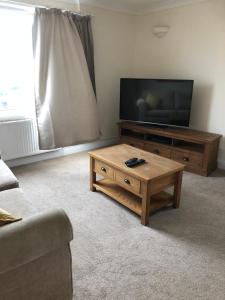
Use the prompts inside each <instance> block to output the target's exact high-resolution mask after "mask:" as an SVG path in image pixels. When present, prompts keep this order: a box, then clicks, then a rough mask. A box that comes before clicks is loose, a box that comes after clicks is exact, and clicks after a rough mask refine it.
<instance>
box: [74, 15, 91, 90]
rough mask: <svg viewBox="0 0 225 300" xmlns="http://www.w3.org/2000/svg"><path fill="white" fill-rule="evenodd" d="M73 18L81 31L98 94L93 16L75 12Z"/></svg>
mask: <svg viewBox="0 0 225 300" xmlns="http://www.w3.org/2000/svg"><path fill="white" fill-rule="evenodd" d="M72 19H73V21H74V23H75V25H76V27H77V31H78V33H79V36H80V39H81V42H82V45H83V48H84V54H85V57H86V60H87V65H88V69H89V74H90V77H91V82H92V85H93V89H94V92H95V94H96V84H95V66H94V41H93V32H92V26H91V16H80V15H76V14H73V15H72Z"/></svg>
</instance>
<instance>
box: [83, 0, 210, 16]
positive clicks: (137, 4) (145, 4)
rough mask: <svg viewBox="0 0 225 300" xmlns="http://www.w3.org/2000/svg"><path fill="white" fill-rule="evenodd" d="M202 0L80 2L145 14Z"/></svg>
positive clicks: (95, 0) (105, 0) (100, 0)
mask: <svg viewBox="0 0 225 300" xmlns="http://www.w3.org/2000/svg"><path fill="white" fill-rule="evenodd" d="M201 1H205V0H80V3H81V4H87V5H92V6H97V7H102V8H107V9H112V10H116V11H123V12H129V13H133V14H144V13H148V12H152V11H157V10H163V9H168V8H172V7H177V6H183V5H187V4H192V3H197V2H201Z"/></svg>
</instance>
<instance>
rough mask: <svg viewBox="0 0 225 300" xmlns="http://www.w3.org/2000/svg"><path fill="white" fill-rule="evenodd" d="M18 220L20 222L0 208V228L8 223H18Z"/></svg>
mask: <svg viewBox="0 0 225 300" xmlns="http://www.w3.org/2000/svg"><path fill="white" fill-rule="evenodd" d="M20 220H21V218H18V217H16V216H14V215H12V214H11V213H10V212H8V211H6V210H4V209H1V207H0V226H3V225H6V224H9V223H13V222H16V221H20Z"/></svg>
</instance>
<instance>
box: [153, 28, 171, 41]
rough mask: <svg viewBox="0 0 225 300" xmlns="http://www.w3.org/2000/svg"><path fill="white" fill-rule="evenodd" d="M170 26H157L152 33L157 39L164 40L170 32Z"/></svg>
mask: <svg viewBox="0 0 225 300" xmlns="http://www.w3.org/2000/svg"><path fill="white" fill-rule="evenodd" d="M169 29H170V28H169V26H155V27H154V28H153V31H152V33H153V34H154V35H155V36H156V37H157V38H162V37H164V36H165V35H166V34H167V33H168V31H169Z"/></svg>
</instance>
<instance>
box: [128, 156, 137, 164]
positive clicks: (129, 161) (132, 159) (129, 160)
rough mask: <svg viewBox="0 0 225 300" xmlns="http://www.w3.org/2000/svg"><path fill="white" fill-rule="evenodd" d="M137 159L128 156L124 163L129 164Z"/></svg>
mask: <svg viewBox="0 0 225 300" xmlns="http://www.w3.org/2000/svg"><path fill="white" fill-rule="evenodd" d="M137 160H138V159H137V157H133V158H130V159H128V160H127V161H125V164H126V165H129V164H132V163H134V162H135V161H137Z"/></svg>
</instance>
